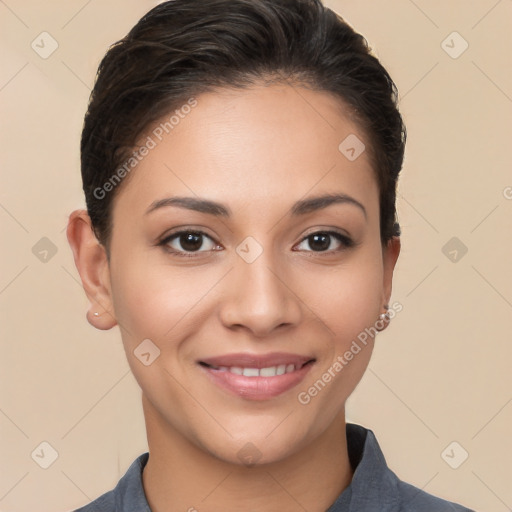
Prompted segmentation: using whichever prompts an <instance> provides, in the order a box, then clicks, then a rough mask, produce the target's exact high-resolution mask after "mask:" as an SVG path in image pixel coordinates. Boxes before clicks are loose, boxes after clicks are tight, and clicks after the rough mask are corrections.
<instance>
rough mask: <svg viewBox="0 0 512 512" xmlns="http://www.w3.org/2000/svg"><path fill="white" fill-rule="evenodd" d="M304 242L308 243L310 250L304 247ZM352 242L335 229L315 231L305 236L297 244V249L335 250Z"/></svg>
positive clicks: (352, 243)
mask: <svg viewBox="0 0 512 512" xmlns="http://www.w3.org/2000/svg"><path fill="white" fill-rule="evenodd" d="M304 244H309V247H310V248H311V249H312V251H309V250H308V249H305V248H304V247H302V248H301V246H304ZM353 245H354V242H353V241H352V240H351V239H350V238H349V237H348V236H346V235H343V234H341V233H338V232H337V231H317V232H315V233H311V234H310V235H308V236H306V237H305V238H304V239H303V240H302V242H301V243H300V244H299V245H298V246H297V247H299V249H298V250H306V251H307V252H327V251H329V252H336V251H341V250H343V249H347V248H349V247H352V246H353Z"/></svg>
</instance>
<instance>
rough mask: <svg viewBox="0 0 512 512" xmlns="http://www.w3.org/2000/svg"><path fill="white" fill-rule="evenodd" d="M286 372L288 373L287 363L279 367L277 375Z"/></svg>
mask: <svg viewBox="0 0 512 512" xmlns="http://www.w3.org/2000/svg"><path fill="white" fill-rule="evenodd" d="M284 373H286V365H285V364H280V365H279V366H278V367H277V371H276V375H283V374H284Z"/></svg>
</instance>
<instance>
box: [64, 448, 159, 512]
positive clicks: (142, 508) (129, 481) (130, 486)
mask: <svg viewBox="0 0 512 512" xmlns="http://www.w3.org/2000/svg"><path fill="white" fill-rule="evenodd" d="M148 458H149V453H148V452H146V453H143V454H142V455H140V456H139V457H137V458H136V459H135V460H134V461H133V462H132V464H131V466H130V467H129V468H128V470H127V471H126V473H125V474H124V476H123V477H122V478H121V479H120V480H119V482H118V483H117V485H116V487H115V488H114V489H112V490H111V491H108V492H106V493H105V494H102V495H101V496H100V497H99V498H96V499H95V500H94V501H91V503H89V504H87V505H85V506H83V507H81V508H79V509H76V510H74V511H73V512H151V509H150V508H149V504H148V502H147V500H146V495H145V493H144V488H143V484H142V471H143V469H144V466H145V465H146V463H147V461H148Z"/></svg>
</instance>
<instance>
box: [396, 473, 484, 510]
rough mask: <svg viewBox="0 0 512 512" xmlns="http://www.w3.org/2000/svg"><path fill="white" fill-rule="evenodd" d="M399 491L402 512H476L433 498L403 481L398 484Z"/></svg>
mask: <svg viewBox="0 0 512 512" xmlns="http://www.w3.org/2000/svg"><path fill="white" fill-rule="evenodd" d="M397 480H398V479H397ZM397 490H398V496H399V501H400V506H399V508H398V510H400V512H405V511H407V512H434V511H435V512H474V511H472V510H471V509H469V508H466V507H464V506H462V505H458V504H457V503H453V502H451V501H446V500H443V499H441V498H439V497H437V496H433V495H432V494H429V493H427V492H425V491H423V490H421V489H419V488H418V487H414V486H413V485H411V484H408V483H406V482H402V481H401V480H398V482H397Z"/></svg>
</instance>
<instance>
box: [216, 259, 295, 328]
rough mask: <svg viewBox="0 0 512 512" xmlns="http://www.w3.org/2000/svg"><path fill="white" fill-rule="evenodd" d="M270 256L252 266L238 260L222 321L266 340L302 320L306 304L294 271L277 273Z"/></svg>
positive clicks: (225, 294)
mask: <svg viewBox="0 0 512 512" xmlns="http://www.w3.org/2000/svg"><path fill="white" fill-rule="evenodd" d="M270 253H271V251H263V253H262V254H261V255H260V256H259V257H258V258H257V259H256V260H255V261H253V262H252V263H247V262H246V261H244V260H243V259H242V258H239V257H238V256H237V257H236V261H235V265H234V268H233V269H232V270H231V272H229V274H228V275H227V276H226V278H227V281H226V282H225V288H224V290H223V294H222V295H223V297H222V304H221V308H220V318H221V321H222V323H223V324H224V325H225V326H226V327H228V328H230V329H238V330H247V331H249V332H250V333H251V334H252V336H254V337H265V336H269V335H271V334H272V332H273V331H274V330H276V329H278V328H279V329H284V328H285V327H288V328H290V327H291V326H294V325H297V324H298V323H299V322H300V321H301V319H302V315H303V310H302V304H301V300H300V298H299V297H298V296H297V295H296V293H294V282H293V279H292V278H291V276H290V272H284V271H283V269H281V272H279V273H278V272H276V270H275V269H274V268H273V267H275V265H272V263H273V262H272V261H271V257H270ZM267 254H268V256H267Z"/></svg>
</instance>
